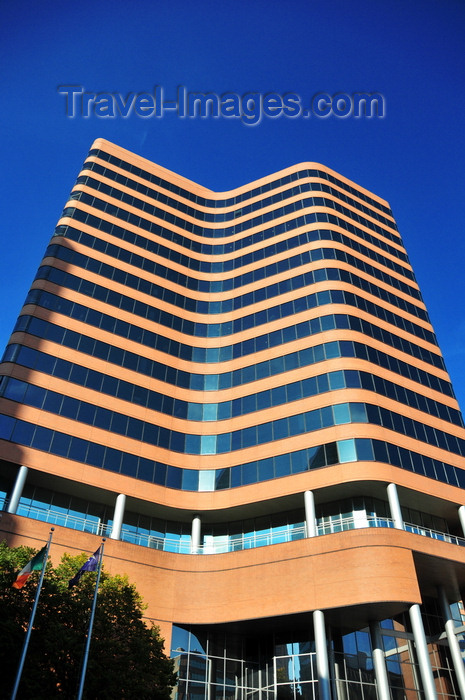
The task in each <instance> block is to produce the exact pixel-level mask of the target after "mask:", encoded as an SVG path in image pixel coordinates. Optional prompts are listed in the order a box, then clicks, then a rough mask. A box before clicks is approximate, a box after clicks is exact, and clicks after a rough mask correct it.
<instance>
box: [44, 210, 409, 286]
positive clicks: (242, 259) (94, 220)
mask: <svg viewBox="0 0 465 700" xmlns="http://www.w3.org/2000/svg"><path fill="white" fill-rule="evenodd" d="M68 214H69V216H73V218H74V219H75V220H76V221H79V222H80V223H84V224H87V225H89V226H92V227H93V228H94V229H97V230H99V231H104V232H105V233H108V234H110V235H112V236H114V237H116V238H119V239H121V240H123V241H126V242H127V243H129V244H131V245H136V246H137V247H139V248H143V249H144V250H146V251H148V252H149V253H153V254H154V255H159V256H161V257H163V258H164V259H166V260H169V261H170V262H171V263H174V264H176V265H183V266H184V267H186V268H187V269H191V270H194V271H196V272H206V273H209V274H217V273H222V274H224V273H226V272H231V271H233V270H236V269H239V268H240V267H244V266H248V265H251V264H254V263H257V262H259V261H260V260H266V259H267V258H270V257H273V256H275V255H279V254H281V253H284V252H288V251H291V250H294V249H295V248H298V247H301V246H304V245H307V244H309V243H313V242H316V241H335V242H337V243H340V244H342V245H345V246H347V247H348V248H350V249H351V250H354V251H355V252H357V253H359V254H360V255H364V256H366V257H368V258H370V259H371V260H373V261H375V262H376V263H378V264H379V265H383V267H387V268H389V269H390V270H393V271H394V272H397V273H398V274H399V275H402V276H403V277H405V278H407V279H409V280H412V281H414V280H415V278H414V275H413V272H412V270H409V269H408V268H405V267H402V266H401V265H399V264H398V263H397V262H395V261H394V260H391V259H390V258H386V257H385V256H384V255H381V254H380V253H378V252H377V251H375V250H372V249H371V248H368V247H367V246H365V245H363V244H362V243H360V242H359V241H357V240H354V239H353V238H350V236H346V235H344V234H343V233H339V232H338V231H331V230H330V229H314V230H311V231H304V232H302V233H300V234H298V235H297V236H291V237H290V238H285V239H283V240H281V241H279V242H277V243H273V244H271V245H268V246H265V247H264V248H260V250H257V251H254V252H253V253H247V254H246V255H241V256H239V257H237V258H234V259H230V260H224V261H222V262H213V263H212V262H209V261H204V260H197V259H196V258H191V257H189V256H187V255H184V254H182V253H179V252H178V251H177V250H174V249H173V248H170V247H167V246H164V245H162V244H161V243H158V242H157V241H154V240H151V239H149V238H145V237H144V236H140V235H139V234H137V233H133V232H131V231H127V230H126V229H125V228H123V227H121V226H117V225H116V224H111V223H109V222H108V221H104V219H100V218H98V217H97V216H94V215H93V214H86V212H84V211H82V209H72V208H71V209H65V214H64V215H68ZM76 231H77V229H75V228H73V227H71V226H68V225H64V224H59V225H58V226H57V227H56V229H55V234H54V235H55V236H63V237H69V238H71V239H72V240H76V241H77V242H79V243H81V242H82V243H83V244H84V245H88V246H89V247H95V248H96V249H97V250H101V252H105V253H106V252H107V250H109V251H110V252H109V254H113V255H114V257H117V258H118V259H120V260H123V261H124V262H128V263H132V260H133V258H132V255H131V253H129V252H128V251H127V250H125V249H124V248H114V249H113V248H106V247H105V242H104V241H103V242H99V243H97V241H99V239H93V241H95V242H93V241H92V240H91V239H90V238H86V236H87V234H83V233H82V234H77V233H76ZM107 245H111V244H107ZM100 246H102V247H100ZM341 252H342V253H344V254H345V255H347V262H350V263H351V264H353V265H354V267H357V268H359V269H360V270H365V271H366V272H368V273H369V274H373V276H374V277H378V278H379V279H384V277H382V276H381V275H382V274H383V272H382V271H381V270H379V269H378V268H374V267H372V266H371V265H368V263H365V262H364V261H362V260H359V258H355V257H353V256H351V255H349V254H348V253H346V252H345V251H341ZM309 253H310V251H304V252H302V253H301V254H300V257H299V255H295V256H294V257H292V258H289V260H290V261H291V262H288V261H287V260H288V259H286V260H280V261H278V262H277V263H274V264H275V265H277V266H279V267H278V271H279V272H284V271H286V270H289V269H292V268H293V267H297V266H298V265H305V264H307V263H308V262H310V261H309V259H308V255H309ZM136 259H137V258H136ZM338 259H339V258H338ZM341 259H342V260H344V261H345V258H344V257H343V258H341ZM139 263H140V265H139ZM134 264H136V265H137V266H140V267H142V268H143V269H145V270H147V271H149V272H151V273H156V274H158V275H159V276H160V277H166V278H167V279H170V280H171V281H172V282H176V283H178V284H181V285H182V286H188V285H186V284H185V283H184V280H185V275H184V273H176V272H175V271H174V270H173V269H172V268H164V267H162V266H161V265H160V264H159V263H158V262H157V261H155V260H150V259H147V258H142V257H141V258H140V261H138V263H134ZM269 267H270V269H269V270H268V267H259V268H257V269H254V270H250V271H248V272H247V273H245V274H243V275H239V276H238V277H235V278H231V279H228V280H221V279H217V280H193V282H192V284H193V285H195V286H193V287H191V288H192V289H198V290H199V291H203V292H222V291H227V290H228V289H236V288H237V287H240V286H241V285H242V284H250V283H252V282H256V281H258V280H261V279H264V278H265V277H267V276H269V275H270V274H273V268H271V266H269ZM265 271H266V272H265ZM372 271H373V272H372ZM178 276H179V277H178ZM387 277H388V278H389V280H390V279H395V278H391V276H390V275H388V276H387ZM188 279H189V280H192V278H188ZM385 281H388V280H387V279H386V280H385ZM389 284H392V283H391V282H390V281H389ZM399 284H400V285H402V286H399V287H398V288H399V289H401V290H402V291H404V292H406V294H410V295H412V296H416V298H418V299H421V296H420V292H419V291H418V290H417V289H416V288H414V287H411V286H410V285H409V284H408V283H405V282H404V281H400V280H399V281H398V283H397V284H394V285H393V286H398V285H399Z"/></svg>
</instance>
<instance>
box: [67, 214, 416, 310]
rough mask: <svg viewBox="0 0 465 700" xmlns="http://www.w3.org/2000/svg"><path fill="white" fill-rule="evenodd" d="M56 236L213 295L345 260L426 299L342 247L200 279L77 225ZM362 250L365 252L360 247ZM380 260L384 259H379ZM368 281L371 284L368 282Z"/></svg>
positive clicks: (317, 235) (315, 236) (318, 234)
mask: <svg viewBox="0 0 465 700" xmlns="http://www.w3.org/2000/svg"><path fill="white" fill-rule="evenodd" d="M328 233H331V232H329V231H319V230H316V231H308V233H306V234H303V235H302V236H297V237H296V238H298V239H299V241H300V240H301V238H303V239H304V240H305V242H307V243H309V242H312V241H317V240H322V239H323V240H325V238H327V236H328ZM54 235H55V237H57V236H59V237H63V238H67V239H68V240H72V241H75V242H76V243H80V244H81V245H84V246H86V247H88V248H92V249H93V250H97V251H98V252H100V253H104V254H105V255H109V256H111V257H112V258H116V259H117V260H121V261H122V262H125V263H128V264H129V265H134V267H138V268H140V269H141V270H145V271H146V272H150V273H151V274H154V275H157V276H158V277H162V278H163V279H167V280H169V281H170V282H173V283H174V284H178V285H180V286H181V287H185V288H186V289H190V290H193V291H199V292H208V293H209V294H214V293H218V292H227V291H232V290H234V289H238V288H240V287H242V286H245V285H247V284H252V283H254V282H259V281H261V280H265V279H266V280H268V279H270V278H271V277H273V275H278V274H280V273H282V272H289V271H290V270H294V269H296V268H298V267H301V266H303V265H308V264H309V263H312V262H317V261H319V260H339V261H341V262H345V263H347V264H349V265H352V266H353V267H355V268H356V269H358V270H362V271H363V272H366V273H367V274H369V275H371V276H372V277H375V278H376V279H378V280H381V281H382V282H385V283H386V284H388V285H390V286H391V287H395V288H396V289H398V290H400V291H401V292H404V293H405V294H408V295H409V296H411V297H413V298H414V299H418V300H419V301H422V298H421V294H420V291H419V290H418V289H416V288H415V287H411V286H410V285H409V284H406V283H405V282H404V281H402V280H400V279H398V278H397V277H393V276H392V275H390V274H388V273H387V272H384V270H381V269H380V268H379V267H374V266H373V265H370V264H369V263H367V262H366V261H365V260H361V259H360V258H358V257H356V256H354V255H351V254H350V253H347V252H346V251H345V250H341V249H339V248H316V249H314V250H307V251H304V252H302V253H298V254H297V255H293V256H291V257H288V258H284V259H282V260H278V261H277V262H273V263H270V264H268V265H265V266H263V267H259V268H256V269H254V270H250V271H249V272H246V273H244V274H242V275H237V276H236V277H230V278H229V279H222V280H201V279H200V280H199V279H197V278H196V277H189V276H188V275H185V274H184V273H182V272H179V271H177V270H173V269H172V268H170V267H165V266H164V265H161V264H160V263H159V262H156V261H155V260H151V259H150V258H145V257H143V256H142V255H138V254H137V253H132V252H131V251H129V250H127V249H126V248H121V247H119V246H116V245H115V244H114V243H109V242H108V241H106V240H104V239H101V238H96V237H95V236H91V235H90V234H89V233H84V232H83V231H79V230H78V229H76V228H73V227H72V226H65V225H62V224H61V225H60V226H57V227H56V229H55V234H54ZM333 235H335V236H337V237H338V239H340V242H343V241H344V240H347V241H349V242H350V243H352V242H353V241H352V239H349V238H347V236H342V235H341V234H333ZM285 243H286V245H287V244H288V241H286V242H285ZM359 247H360V248H364V253H363V254H366V255H370V254H371V253H372V252H373V251H371V249H370V248H365V247H364V246H359ZM270 248H272V249H273V252H276V249H277V248H281V244H279V243H278V244H276V245H273V246H270ZM267 251H268V248H266V249H265V252H267ZM359 252H362V251H361V250H360V251H359ZM378 262H380V261H379V260H378ZM383 264H384V263H383ZM366 284H369V283H368V282H366ZM239 298H240V297H239ZM228 303H230V304H232V301H222V302H221V304H222V305H224V308H223V307H222V309H223V311H227V310H228V308H227V307H226V305H227V304H228ZM232 308H233V307H232V306H231V309H232Z"/></svg>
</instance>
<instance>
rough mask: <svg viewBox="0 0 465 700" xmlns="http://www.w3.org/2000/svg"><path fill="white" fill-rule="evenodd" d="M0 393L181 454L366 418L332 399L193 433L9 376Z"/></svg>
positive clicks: (224, 449)
mask: <svg viewBox="0 0 465 700" xmlns="http://www.w3.org/2000/svg"><path fill="white" fill-rule="evenodd" d="M0 396H3V397H4V398H5V399H9V400H11V401H17V402H19V403H22V404H24V405H26V406H34V407H36V408H39V409H41V410H43V411H47V412H49V413H53V414H55V415H60V416H64V417H65V418H69V419H71V420H76V421H78V422H79V423H84V424H85V425H91V426H93V427H95V428H100V429H102V430H109V431H111V432H112V433H116V434H118V435H124V436H125V437H128V438H132V439H133V440H139V441H141V442H144V443H146V444H149V445H155V446H157V447H161V448H162V449H166V450H171V451H172V452H178V453H182V454H202V455H206V454H225V453H226V452H230V451H236V450H240V449H243V448H246V447H253V446H255V445H260V444H265V443H267V442H272V441H274V440H281V439H283V438H286V437H290V436H293V435H301V434H303V433H308V432H314V431H316V430H321V429H322V428H327V427H331V426H333V425H341V424H344V423H351V422H360V421H361V422H366V411H365V409H364V406H363V404H338V405H337V406H327V407H325V408H321V409H320V408H318V409H314V410H313V411H307V412H306V413H302V414H298V415H296V416H291V417H289V418H281V419H278V420H275V421H268V422H267V423H262V424H261V425H258V426H252V427H250V428H244V429H242V430H235V431H232V432H227V433H221V434H219V435H195V434H192V433H183V432H180V431H176V430H170V429H168V428H164V427H162V426H159V425H156V424H154V423H149V422H147V421H142V420H139V419H137V418H132V417H131V416H127V415H125V414H123V413H117V412H116V411H110V410H109V409H106V408H102V407H99V406H95V405H94V404H91V403H87V402H85V401H79V400H78V399H73V398H71V397H69V396H63V394H59V393H58V392H56V391H52V390H50V389H43V388H42V387H38V386H34V385H33V384H28V383H27V382H21V381H19V380H18V379H12V378H9V377H2V378H1V380H0ZM166 398H167V399H168V397H166ZM171 401H172V402H173V400H171ZM359 406H361V410H359V408H358V407H359Z"/></svg>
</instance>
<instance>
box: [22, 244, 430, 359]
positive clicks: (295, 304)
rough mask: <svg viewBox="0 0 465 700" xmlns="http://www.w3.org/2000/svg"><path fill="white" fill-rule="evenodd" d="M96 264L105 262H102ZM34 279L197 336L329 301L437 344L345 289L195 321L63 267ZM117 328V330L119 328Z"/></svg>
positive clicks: (144, 285)
mask: <svg viewBox="0 0 465 700" xmlns="http://www.w3.org/2000/svg"><path fill="white" fill-rule="evenodd" d="M64 250H66V249H64ZM97 264H98V265H99V266H100V265H102V266H103V263H97ZM107 267H108V266H107ZM113 271H114V273H115V277H116V280H115V281H119V278H121V280H122V279H123V278H126V279H127V281H128V282H129V283H130V282H133V281H134V280H135V281H137V282H138V283H139V290H138V291H147V293H148V294H150V293H151V287H152V285H151V283H150V282H148V281H147V280H144V279H141V278H133V279H130V278H131V277H133V276H132V275H128V274H127V273H126V272H123V271H121V270H117V269H116V268H113ZM35 279H36V280H48V281H49V282H52V283H54V284H56V285H58V286H60V287H64V288H66V289H73V290H74V291H76V292H79V293H80V294H83V295H85V296H88V297H91V299H97V300H99V301H102V302H104V303H106V304H109V305H111V306H114V307H116V308H118V309H123V310H124V311H127V312H129V313H132V314H134V315H136V316H140V317H141V318H145V319H148V320H149V321H151V322H153V323H158V324H160V325H162V326H164V327H165V328H170V329H171V330H174V331H177V332H179V333H183V334H184V335H189V336H193V337H196V338H223V337H226V336H228V335H234V334H236V333H241V332H243V331H246V330H249V329H250V328H257V327H258V326H261V325H268V324H270V323H272V322H273V321H277V320H279V319H288V318H289V317H292V316H295V315H296V314H299V313H301V312H303V311H310V310H311V309H316V308H319V307H321V306H326V305H328V304H343V305H346V306H353V307H355V308H357V309H360V310H361V311H365V312H366V313H368V314H370V315H371V316H375V317H376V318H379V319H381V320H383V321H385V322H386V323H390V324H392V325H393V326H395V327H396V328H401V329H403V330H404V331H406V332H407V333H411V334H412V335H414V336H416V337H417V338H422V339H423V340H426V341H427V342H429V343H432V344H434V345H436V337H435V335H434V333H433V332H432V331H430V330H428V329H426V328H424V327H423V326H420V325H418V324H417V323H413V322H412V321H409V320H408V319H406V318H404V317H403V316H398V315H397V314H394V313H393V312H392V311H388V310H387V309H385V308H384V307H383V306H380V305H379V304H375V303H373V302H372V301H368V300H367V299H365V298H364V297H360V296H358V295H357V294H353V293H352V292H347V291H345V290H342V289H327V290H324V291H321V292H316V293H314V294H308V295H306V296H303V297H298V298H297V299H293V300H291V301H287V302H285V303H283V304H279V305H278V306H272V307H270V308H268V309H262V310H261V311H257V312H256V313H253V314H248V315H247V316H242V318H237V319H234V320H232V321H225V322H224V323H196V322H195V321H190V320H189V319H185V318H182V317H180V316H175V315H174V314H172V313H170V312H168V311H164V310H162V309H159V308H157V307H155V306H152V305H150V304H144V303H143V302H142V301H138V300H137V299H133V298H132V297H129V296H126V295H124V294H121V293H120V292H116V291H114V290H112V289H108V287H103V286H102V285H99V284H95V282H90V281H89V280H86V279H81V277H77V276H76V275H72V274H70V273H69V272H64V270H60V269H58V268H55V267H51V266H49V265H43V266H42V267H40V268H39V270H38V272H37V275H36V277H35ZM122 284H125V285H126V286H129V287H130V286H131V284H126V282H122ZM114 323H116V324H120V325H121V327H124V325H127V324H125V322H123V321H120V320H117V319H113V324H114ZM107 330H108V329H107ZM116 332H117V333H118V331H116Z"/></svg>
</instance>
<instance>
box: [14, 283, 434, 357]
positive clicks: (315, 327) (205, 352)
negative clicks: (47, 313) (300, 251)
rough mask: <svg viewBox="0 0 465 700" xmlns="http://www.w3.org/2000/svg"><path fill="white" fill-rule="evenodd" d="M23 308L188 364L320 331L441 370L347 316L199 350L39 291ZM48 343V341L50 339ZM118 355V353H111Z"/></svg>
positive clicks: (420, 351) (422, 352)
mask: <svg viewBox="0 0 465 700" xmlns="http://www.w3.org/2000/svg"><path fill="white" fill-rule="evenodd" d="M25 304H35V305H37V306H41V307H43V308H45V309H49V310H51V311H56V312H58V313H61V314H63V315H65V316H68V317H69V318H73V319H75V320H77V321H82V322H83V323H86V324H88V325H90V326H95V327H97V328H101V329H102V330H105V331H108V332H109V333H113V334H115V335H118V336H121V337H123V338H127V339H129V340H132V341H134V342H136V343H140V344H141V345H146V346H147V347H150V348H151V349H154V350H158V351H159V352H164V353H167V354H169V355H171V356H172V357H179V358H180V359H183V360H188V361H192V362H227V361H229V360H232V359H236V358H239V357H245V356H246V355H251V354H255V353H257V352H260V351H261V350H266V349H268V348H273V347H277V346H280V345H283V344H285V343H290V342H292V341H294V340H297V339H301V338H307V337H308V336H313V335H316V334H317V333H322V332H324V331H330V330H335V329H336V328H337V329H344V330H352V331H357V332H359V333H362V334H363V335H366V336H369V337H371V338H374V339H375V340H379V341H380V342H382V343H385V344H386V345H390V346H391V347H394V348H396V349H397V350H401V351H402V352H405V353H407V354H409V355H412V356H413V357H415V358H416V359H419V360H422V361H423V362H427V363H428V364H432V365H434V366H435V367H438V368H440V369H445V366H444V361H443V359H442V357H441V355H437V354H436V353H433V352H430V351H429V350H427V349H426V348H423V347H421V346H420V345H416V344H414V343H411V342H410V341H409V340H406V339H405V338H401V337H400V336H398V335H394V334H393V333H390V332H389V331H387V330H384V329H383V328H381V327H380V326H378V325H376V324H373V323H370V322H369V321H365V320H364V319H361V318H359V317H358V316H351V315H348V314H328V315H327V316H319V317H317V318H313V319H311V320H310V321H302V322H301V323H298V324H296V325H295V326H288V327H286V328H282V329H279V330H276V331H273V332H272V333H265V334H264V335H259V336H257V337H256V338H250V339H249V340H244V341H242V342H239V343H235V344H233V345H226V346H224V347H219V348H202V347H194V346H192V345H187V344H185V343H180V342H179V341H177V340H174V339H172V338H167V337H165V336H162V335H159V334H158V333H153V332H152V331H149V330H144V329H143V328H140V327H139V326H135V325H132V324H129V323H126V322H125V321H120V320H119V319H116V318H115V317H114V316H109V315H108V314H102V313H100V312H99V311H95V310H94V309H90V308H88V307H86V306H83V305H82V304H78V303H76V302H73V301H70V300H69V299H63V298H60V297H58V296H56V295H54V294H50V293H49V292H45V291H42V290H39V289H32V290H31V291H30V292H29V294H28V295H27V297H26V301H25ZM28 318H29V317H25V318H24V319H23V317H20V318H19V319H18V321H17V322H16V325H15V328H14V330H15V331H21V330H27V329H28V325H29V320H28ZM50 339H52V338H50ZM115 351H116V352H120V351H119V349H115Z"/></svg>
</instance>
